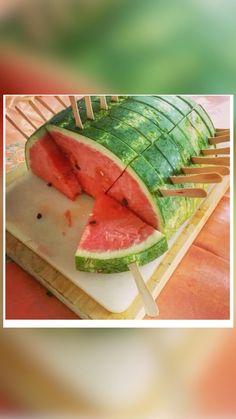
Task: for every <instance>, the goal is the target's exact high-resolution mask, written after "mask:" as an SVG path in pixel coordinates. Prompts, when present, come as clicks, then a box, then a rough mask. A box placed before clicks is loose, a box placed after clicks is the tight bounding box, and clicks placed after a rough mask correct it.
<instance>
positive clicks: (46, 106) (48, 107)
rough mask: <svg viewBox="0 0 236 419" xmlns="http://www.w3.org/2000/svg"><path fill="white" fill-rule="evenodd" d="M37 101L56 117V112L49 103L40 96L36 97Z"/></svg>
mask: <svg viewBox="0 0 236 419" xmlns="http://www.w3.org/2000/svg"><path fill="white" fill-rule="evenodd" d="M35 99H36V100H37V101H38V102H39V103H41V105H42V106H44V108H46V109H47V110H48V111H49V112H51V113H52V114H53V115H56V112H55V111H54V109H52V108H51V106H49V105H48V104H47V102H45V101H44V100H43V99H42V98H41V97H40V96H35Z"/></svg>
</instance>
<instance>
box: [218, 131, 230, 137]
mask: <svg viewBox="0 0 236 419" xmlns="http://www.w3.org/2000/svg"><path fill="white" fill-rule="evenodd" d="M226 134H228V135H230V130H229V129H226V130H225V131H216V135H215V137H220V136H221V135H226Z"/></svg>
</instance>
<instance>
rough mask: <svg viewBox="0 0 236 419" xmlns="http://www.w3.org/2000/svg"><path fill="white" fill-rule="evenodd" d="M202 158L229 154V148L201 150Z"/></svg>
mask: <svg viewBox="0 0 236 419" xmlns="http://www.w3.org/2000/svg"><path fill="white" fill-rule="evenodd" d="M202 153H203V154H204V156H213V155H218V154H230V147H221V148H220V147H219V148H206V149H203V150H202Z"/></svg>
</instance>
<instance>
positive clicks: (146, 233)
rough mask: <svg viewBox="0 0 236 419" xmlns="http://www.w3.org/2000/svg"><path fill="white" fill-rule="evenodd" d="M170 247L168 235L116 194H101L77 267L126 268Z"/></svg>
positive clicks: (84, 268) (109, 271) (115, 270)
mask: <svg viewBox="0 0 236 419" xmlns="http://www.w3.org/2000/svg"><path fill="white" fill-rule="evenodd" d="M166 250H167V241H166V238H165V236H164V235H163V234H162V233H160V232H159V231H157V230H155V229H154V228H153V227H151V226H150V225H148V224H146V223H145V222H144V221H143V220H141V219H140V218H139V217H137V216H136V215H135V214H134V213H133V212H131V211H130V210H129V209H128V208H127V207H126V202H125V201H124V202H123V205H122V204H120V203H118V202H117V201H115V200H114V199H113V198H111V197H109V196H107V195H104V194H101V195H100V196H98V197H97V199H96V201H95V204H94V207H93V211H92V213H91V214H90V216H89V219H88V222H87V225H86V227H85V230H84V232H83V235H82V238H81V240H80V243H79V246H78V249H77V252H76V268H77V269H78V270H80V271H89V272H104V273H111V272H124V271H127V270H128V264H129V263H131V262H134V261H136V262H137V263H138V264H139V265H144V264H146V263H148V262H150V261H152V260H154V259H155V258H157V257H158V256H160V255H161V254H163V253H164V252H165V251H166Z"/></svg>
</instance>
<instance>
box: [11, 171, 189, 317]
mask: <svg viewBox="0 0 236 419" xmlns="http://www.w3.org/2000/svg"><path fill="white" fill-rule="evenodd" d="M92 206H93V199H92V198H91V197H89V196H88V195H86V194H82V195H80V196H78V197H77V199H76V200H75V201H74V202H73V201H71V200H69V199H68V198H66V197H65V196H64V195H63V194H61V193H60V192H58V191H57V190H56V189H55V188H53V187H48V186H47V184H46V183H45V182H44V181H42V180H41V179H39V178H37V177H36V176H34V175H33V174H32V173H30V172H26V173H25V174H23V175H22V176H21V177H20V178H18V179H17V180H16V181H14V182H13V183H12V184H10V186H8V187H7V191H6V227H7V230H8V231H9V232H10V233H11V234H12V235H14V236H15V237H16V238H17V239H19V240H20V241H21V242H22V243H24V244H25V245H26V246H28V247H29V248H30V249H32V250H33V251H34V252H35V253H37V254H38V255H39V256H40V257H41V258H43V259H44V260H45V261H47V262H48V263H49V264H50V265H52V266H53V267H54V268H56V269H57V270H58V271H59V272H61V273H62V274H63V275H65V276H66V277H67V278H68V279H70V280H71V281H72V282H73V283H75V285H77V286H78V287H80V288H81V289H82V290H83V291H85V292H86V293H87V294H88V295H90V296H91V297H92V298H93V299H94V300H95V301H97V302H98V303H99V304H101V305H102V306H103V307H104V308H106V309H107V310H109V311H111V312H113V313H121V312H123V311H125V310H127V309H128V307H129V306H130V305H131V303H132V302H133V301H134V299H135V297H136V296H137V294H138V291H137V288H136V285H135V282H134V280H133V278H132V276H131V274H130V272H122V273H116V274H98V273H87V272H80V271H77V270H76V269H75V264H74V253H75V251H76V248H77V244H78V242H79V240H80V237H81V234H82V232H83V229H84V226H85V224H86V221H87V218H88V215H89V213H90V212H91V209H92ZM68 210H69V211H70V212H71V216H72V217H71V218H72V226H69V223H68V220H67V218H66V216H65V212H66V211H68ZM38 213H41V214H42V218H41V219H37V214H38ZM183 227H184V226H183ZM183 227H182V228H183ZM182 228H181V230H180V231H179V232H178V234H177V235H176V236H175V237H174V238H173V239H172V240H171V242H173V241H174V240H175V238H176V237H177V236H178V235H179V234H180V232H181V231H182ZM162 258H163V257H162V256H161V257H160V258H158V259H156V260H155V261H153V262H151V263H149V264H147V265H145V266H142V267H141V268H140V270H141V273H142V275H143V278H144V280H145V281H147V280H148V279H149V278H150V277H151V275H152V274H153V272H154V271H155V270H156V268H157V266H158V265H159V263H160V262H161V260H162Z"/></svg>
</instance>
